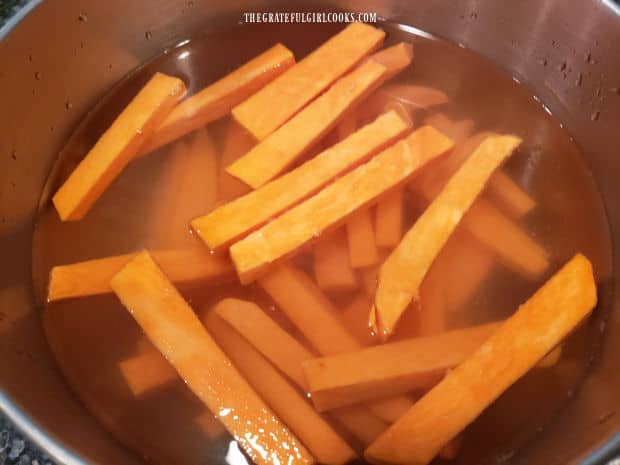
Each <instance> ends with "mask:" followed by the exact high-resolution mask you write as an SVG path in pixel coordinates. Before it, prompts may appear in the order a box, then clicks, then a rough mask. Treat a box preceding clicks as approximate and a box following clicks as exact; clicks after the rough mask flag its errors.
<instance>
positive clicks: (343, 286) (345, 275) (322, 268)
mask: <svg viewBox="0 0 620 465" xmlns="http://www.w3.org/2000/svg"><path fill="white" fill-rule="evenodd" d="M348 249H349V245H348V243H347V237H346V235H345V232H344V230H342V229H338V230H337V231H334V232H333V233H331V234H330V235H329V237H325V238H321V240H320V241H318V242H317V243H316V244H315V246H314V277H315V279H316V282H317V284H318V285H319V287H320V288H321V289H323V290H324V291H327V292H348V291H352V290H354V289H357V276H356V275H355V271H353V268H352V267H351V264H350V262H349V253H348Z"/></svg>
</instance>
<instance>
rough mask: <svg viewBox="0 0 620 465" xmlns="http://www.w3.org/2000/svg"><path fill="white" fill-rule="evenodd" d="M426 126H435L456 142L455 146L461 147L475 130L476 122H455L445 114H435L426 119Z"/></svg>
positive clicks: (468, 120) (467, 120) (466, 120)
mask: <svg viewBox="0 0 620 465" xmlns="http://www.w3.org/2000/svg"><path fill="white" fill-rule="evenodd" d="M424 124H428V125H429V126H433V127H434V128H435V129H437V130H438V131H441V132H443V133H444V134H445V135H446V136H448V137H449V138H450V139H452V140H453V141H454V144H455V146H457V147H458V146H459V145H460V144H462V143H463V142H465V140H467V138H468V137H470V136H471V133H472V131H473V130H474V122H473V121H472V120H470V119H465V120H461V121H454V120H453V119H451V118H450V117H448V116H447V115H445V114H444V113H435V114H433V115H430V116H427V117H426V118H425V119H424Z"/></svg>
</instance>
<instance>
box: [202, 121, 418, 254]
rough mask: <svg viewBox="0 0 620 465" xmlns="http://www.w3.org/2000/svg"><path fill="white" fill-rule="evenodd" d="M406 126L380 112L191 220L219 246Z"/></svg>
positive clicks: (384, 144)
mask: <svg viewBox="0 0 620 465" xmlns="http://www.w3.org/2000/svg"><path fill="white" fill-rule="evenodd" d="M407 129H408V127H407V125H406V124H405V122H404V121H403V120H402V119H400V118H399V117H398V115H396V114H395V113H393V112H392V113H387V114H385V115H382V116H380V117H379V118H377V119H376V120H375V121H374V122H372V123H370V124H368V125H367V126H364V127H363V128H361V129H359V130H358V131H356V132H355V133H354V134H351V136H350V137H347V138H346V139H345V140H343V141H342V142H340V143H338V144H336V145H335V146H333V147H330V148H329V149H327V150H325V151H324V152H322V153H321V154H320V155H318V156H316V157H315V158H313V159H311V160H309V161H307V162H306V163H304V164H303V165H301V166H299V167H298V168H296V169H294V170H293V171H291V172H289V173H287V174H285V175H283V176H281V177H279V178H278V179H275V180H273V181H271V182H269V183H267V184H265V185H264V186H262V187H261V188H259V189H257V190H256V191H254V192H250V193H249V194H247V195H244V196H243V197H240V198H238V199H236V200H234V201H232V202H230V203H228V204H226V205H223V206H221V207H219V208H217V209H216V210H214V211H213V212H212V213H210V214H209V215H206V216H203V217H200V218H196V219H195V220H194V221H192V226H193V228H194V229H195V231H196V232H197V233H198V235H199V236H200V237H201V238H202V239H203V240H204V241H205V242H206V244H207V245H208V246H209V248H211V249H212V250H214V249H215V250H216V249H218V248H221V247H223V246H225V245H227V244H229V243H230V242H231V241H233V240H235V239H238V238H239V237H241V236H243V235H244V234H246V233H248V232H249V231H251V230H253V229H256V228H257V227H260V226H261V225H263V224H265V223H266V222H267V221H268V220H269V219H271V218H273V217H274V216H276V215H278V214H279V213H281V212H282V211H284V210H285V209H287V208H289V207H291V206H292V205H295V204H297V203H299V202H300V201H301V200H303V199H304V198H306V197H308V196H310V195H312V194H314V193H315V192H316V191H318V190H319V189H321V188H322V187H323V186H325V185H326V184H327V183H329V182H330V181H332V180H333V179H334V178H335V177H336V176H339V175H340V174H342V173H344V172H346V171H348V170H350V169H351V168H353V167H355V166H357V165H359V164H360V163H363V162H364V161H366V160H368V159H369V158H370V157H371V156H372V155H374V154H375V153H377V152H379V151H381V150H382V149H384V148H385V147H387V146H388V145H390V144H391V143H392V142H394V141H395V140H397V139H398V138H399V137H401V136H402V135H403V134H404V133H405V131H407Z"/></svg>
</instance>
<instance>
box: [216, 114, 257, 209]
mask: <svg viewBox="0 0 620 465" xmlns="http://www.w3.org/2000/svg"><path fill="white" fill-rule="evenodd" d="M255 145H256V141H255V140H254V138H253V137H252V136H251V135H250V133H249V132H247V131H246V130H245V129H244V128H242V127H241V126H240V125H239V123H237V122H236V121H234V120H231V121H230V122H229V123H228V126H227V128H226V134H225V136H224V147H223V148H222V153H221V156H220V163H219V173H220V178H219V184H218V200H220V201H223V202H230V201H231V200H233V199H236V198H237V197H241V196H242V195H245V194H247V193H248V192H249V191H250V188H249V187H248V185H247V184H246V183H244V182H243V181H240V180H239V179H237V178H235V177H234V176H231V175H230V174H228V173H227V172H226V167H227V166H228V165H230V164H232V163H234V162H235V161H237V160H238V159H239V158H241V157H242V156H243V155H245V154H246V153H247V152H248V151H250V150H251V149H252V147H254V146H255Z"/></svg>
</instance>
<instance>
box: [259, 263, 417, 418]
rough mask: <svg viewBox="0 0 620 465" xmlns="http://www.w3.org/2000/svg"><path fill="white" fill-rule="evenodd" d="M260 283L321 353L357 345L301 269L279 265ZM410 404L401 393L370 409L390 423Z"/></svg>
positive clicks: (352, 347) (347, 348) (348, 350)
mask: <svg viewBox="0 0 620 465" xmlns="http://www.w3.org/2000/svg"><path fill="white" fill-rule="evenodd" d="M259 284H260V286H261V287H262V288H263V289H264V290H265V291H266V292H267V294H269V296H270V297H271V298H272V299H273V300H274V301H275V302H276V304H277V305H278V307H279V308H280V309H281V310H282V311H283V312H284V313H285V314H286V315H287V316H288V318H289V320H291V322H292V323H293V324H294V325H295V326H296V327H297V329H298V330H299V331H300V332H301V333H302V334H303V335H304V337H305V338H306V339H307V340H308V342H310V344H312V346H313V347H314V348H315V349H316V350H317V352H319V353H321V354H322V355H332V354H337V353H342V352H351V351H355V350H358V349H360V347H361V344H360V343H358V342H357V341H356V339H355V338H354V337H353V336H352V335H351V334H350V333H349V332H348V331H347V329H346V328H345V327H344V326H343V325H342V323H341V321H340V319H339V316H338V314H337V313H338V312H337V310H336V309H335V308H334V306H333V304H332V303H331V302H330V301H329V299H328V298H327V297H325V295H324V294H323V293H322V292H321V290H320V289H319V288H318V287H317V286H316V285H315V284H314V282H312V280H311V279H310V278H309V277H308V276H307V275H306V274H305V273H303V272H302V271H300V270H298V269H296V268H294V267H292V266H288V265H282V266H280V267H278V268H277V269H275V270H274V271H272V272H271V273H269V274H268V275H266V276H264V277H263V278H261V279H260V281H259ZM408 406H411V401H410V400H409V399H408V398H407V397H404V396H398V397H392V398H390V399H385V400H380V401H374V402H372V403H370V404H368V407H369V408H370V411H371V412H372V413H374V414H375V415H377V416H378V417H379V418H381V419H383V420H385V421H387V422H393V421H395V420H396V419H397V418H399V417H400V416H401V415H402V414H403V413H404V411H406V409H407V408H408Z"/></svg>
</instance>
